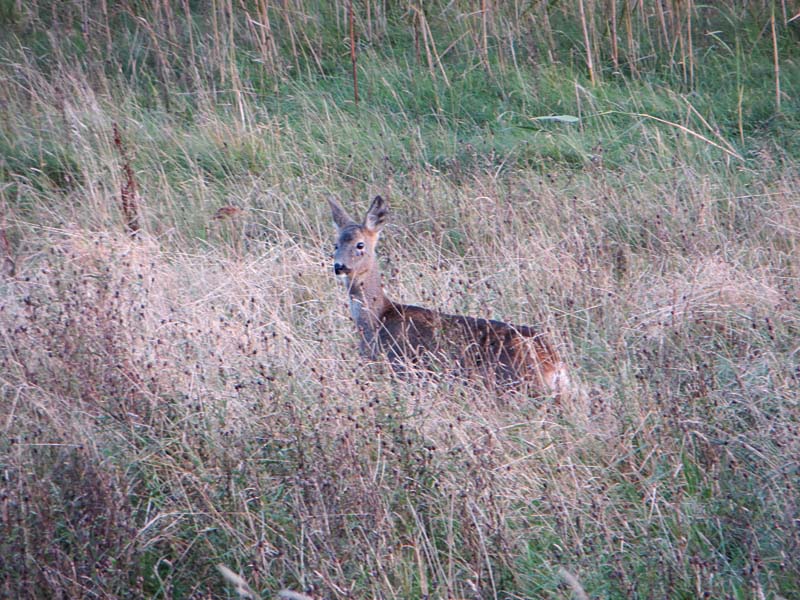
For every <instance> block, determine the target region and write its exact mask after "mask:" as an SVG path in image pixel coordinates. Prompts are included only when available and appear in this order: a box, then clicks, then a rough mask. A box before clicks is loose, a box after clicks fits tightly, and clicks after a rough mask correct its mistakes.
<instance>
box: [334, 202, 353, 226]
mask: <svg viewBox="0 0 800 600" xmlns="http://www.w3.org/2000/svg"><path fill="white" fill-rule="evenodd" d="M328 204H330V206H331V215H332V216H333V222H334V224H335V225H336V227H337V228H339V229H342V228H344V227H346V226H347V225H350V224H352V223H354V221H353V219H352V218H351V217H350V215H348V214H347V211H346V210H345V209H343V208H342V207H341V205H340V204H339V203H338V202H336V200H334V199H333V198H328Z"/></svg>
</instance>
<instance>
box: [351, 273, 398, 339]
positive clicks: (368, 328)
mask: <svg viewBox="0 0 800 600" xmlns="http://www.w3.org/2000/svg"><path fill="white" fill-rule="evenodd" d="M345 285H346V286H347V291H348V293H349V294H350V315H351V316H352V318H353V321H355V323H356V326H357V327H358V329H359V331H360V332H361V333H362V334H364V335H365V336H366V337H367V339H372V338H373V337H374V335H375V333H376V331H377V329H378V327H379V325H380V318H381V315H382V314H383V313H384V311H385V310H386V308H387V306H388V305H389V300H388V299H387V298H386V295H385V294H384V293H383V286H382V285H381V275H380V273H379V272H378V269H377V268H374V269H370V270H369V271H367V272H365V273H363V274H360V275H358V276H356V277H353V278H350V277H348V278H347V279H346V280H345Z"/></svg>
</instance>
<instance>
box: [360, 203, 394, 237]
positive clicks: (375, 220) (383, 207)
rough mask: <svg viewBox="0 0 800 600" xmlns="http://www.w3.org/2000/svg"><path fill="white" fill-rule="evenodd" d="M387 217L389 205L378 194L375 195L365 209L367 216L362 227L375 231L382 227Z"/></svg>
mask: <svg viewBox="0 0 800 600" xmlns="http://www.w3.org/2000/svg"><path fill="white" fill-rule="evenodd" d="M388 218H389V205H388V204H387V203H386V201H385V200H384V199H383V198H381V197H380V196H375V200H373V201H372V205H371V206H370V207H369V210H368V211H367V216H366V218H365V219H364V227H366V228H367V229H369V230H370V231H373V232H375V233H378V232H380V230H381V229H383V226H384V224H385V223H386V221H387V220H388Z"/></svg>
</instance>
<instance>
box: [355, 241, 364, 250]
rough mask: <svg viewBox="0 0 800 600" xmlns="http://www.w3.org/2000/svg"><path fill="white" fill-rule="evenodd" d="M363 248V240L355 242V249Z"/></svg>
mask: <svg viewBox="0 0 800 600" xmlns="http://www.w3.org/2000/svg"><path fill="white" fill-rule="evenodd" d="M363 249H364V242H358V243H357V244H356V250H363Z"/></svg>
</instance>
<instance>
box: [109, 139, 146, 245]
mask: <svg viewBox="0 0 800 600" xmlns="http://www.w3.org/2000/svg"><path fill="white" fill-rule="evenodd" d="M113 128H114V146H115V147H116V149H117V152H119V156H120V158H121V159H122V173H123V178H122V183H121V184H120V195H119V197H120V205H121V207H122V217H123V218H124V219H125V228H126V229H127V230H128V233H129V234H130V235H131V236H136V235H138V233H139V228H140V223H139V205H138V203H137V200H136V188H137V186H136V177H135V176H134V174H133V168H132V167H131V163H130V159H129V158H128V154H127V152H126V150H125V145H124V144H123V141H122V134H121V133H120V131H119V126H118V125H117V124H116V123H114V125H113Z"/></svg>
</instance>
